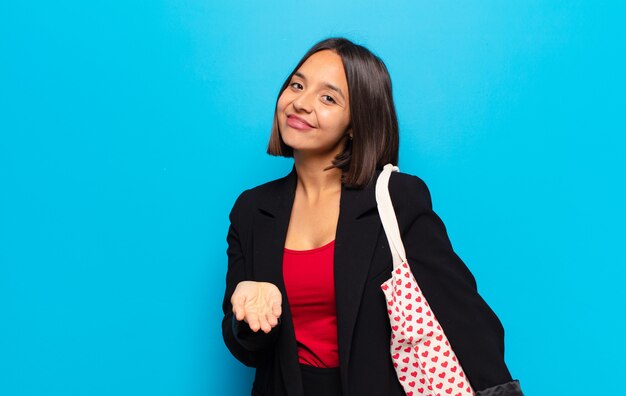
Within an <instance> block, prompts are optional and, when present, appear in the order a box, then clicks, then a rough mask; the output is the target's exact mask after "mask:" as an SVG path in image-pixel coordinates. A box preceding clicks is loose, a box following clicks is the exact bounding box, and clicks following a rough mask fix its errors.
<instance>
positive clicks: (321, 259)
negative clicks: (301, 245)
mask: <svg viewBox="0 0 626 396" xmlns="http://www.w3.org/2000/svg"><path fill="white" fill-rule="evenodd" d="M334 252H335V241H332V242H330V243H328V244H326V245H324V246H321V247H318V248H315V249H309V250H291V249H286V248H285V253H284V256H283V278H284V281H285V289H286V292H287V296H288V298H289V307H290V309H291V316H292V318H293V327H294V330H295V333H296V342H297V344H298V359H299V361H300V363H302V364H306V365H309V366H314V367H324V368H326V367H339V352H338V351H337V308H336V306H335V277H334V273H333V269H334Z"/></svg>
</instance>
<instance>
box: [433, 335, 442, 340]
mask: <svg viewBox="0 0 626 396" xmlns="http://www.w3.org/2000/svg"><path fill="white" fill-rule="evenodd" d="M435 338H436V339H437V341H441V340H442V339H443V334H439V335H438V336H437V337H435Z"/></svg>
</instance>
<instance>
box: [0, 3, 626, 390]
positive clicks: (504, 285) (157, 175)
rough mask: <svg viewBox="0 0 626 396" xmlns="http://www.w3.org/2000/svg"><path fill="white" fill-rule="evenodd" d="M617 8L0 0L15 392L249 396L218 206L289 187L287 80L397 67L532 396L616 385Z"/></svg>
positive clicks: (0, 299) (467, 257)
mask: <svg viewBox="0 0 626 396" xmlns="http://www.w3.org/2000/svg"><path fill="white" fill-rule="evenodd" d="M625 17H626V6H625V5H624V3H623V2H617V1H614V2H611V1H587V2H584V1H524V2H503V1H478V2H470V1H438V2H425V1H419V2H409V1H398V2H390V1H387V2H376V1H371V0H370V1H358V2H357V1H353V2H346V3H342V4H339V3H337V2H335V1H315V2H310V1H301V2H283V3H273V2H272V3H266V2H252V1H251V2H233V1H231V2H217V1H206V0H205V1H201V0H186V1H107V2H104V1H91V2H78V1H57V2H41V1H34V2H33V1H15V0H13V1H11V0H9V1H3V2H2V3H1V4H0V394H1V395H7V396H17V395H29V396H30V395H218V394H228V395H230V394H232V395H240V394H241V395H243V394H249V389H250V387H251V381H252V373H253V372H252V370H251V369H247V368H245V367H243V366H242V365H240V364H239V363H238V362H237V361H236V360H235V359H234V358H232V356H231V355H230V354H229V353H228V351H227V350H226V348H225V347H224V345H223V342H222V339H221V330H220V320H221V316H222V314H221V307H220V303H221V298H222V293H223V289H224V275H225V270H226V254H225V249H226V241H225V236H226V231H227V227H228V219H227V214H228V212H229V210H230V208H231V206H232V204H233V202H234V199H235V198H236V197H237V195H238V194H239V193H240V192H241V191H242V190H243V189H245V188H249V187H252V186H255V185H257V184H260V183H262V182H265V181H268V180H271V179H275V178H278V177H281V176H282V175H284V174H286V173H287V172H288V171H289V170H290V168H291V161H290V160H288V159H282V158H275V157H270V156H268V155H266V154H265V147H266V143H267V138H268V134H269V129H270V125H271V120H272V112H273V107H274V101H275V97H276V94H277V92H278V89H279V86H280V84H281V83H282V81H283V79H284V78H285V77H286V76H287V74H288V73H289V72H290V71H291V69H292V67H293V66H295V64H296V62H297V61H298V59H299V58H300V57H301V56H302V54H303V53H304V52H305V51H306V50H307V49H308V48H309V47H310V46H311V45H312V44H313V43H315V42H316V41H318V40H319V39H322V38H324V37H328V36H335V35H344V36H347V37H348V38H351V39H353V40H354V41H356V42H358V43H361V44H364V45H366V46H368V47H369V48H371V49H372V50H373V51H374V52H376V53H377V54H378V55H380V56H381V57H382V58H383V60H384V61H385V62H386V64H387V66H388V68H389V70H390V73H391V76H392V79H393V83H394V94H395V99H396V104H397V109H398V115H399V120H400V127H401V149H400V169H401V170H402V171H404V172H408V173H413V174H417V175H419V176H420V177H422V178H423V179H424V180H425V181H426V183H427V184H428V186H429V187H430V189H431V193H432V196H433V202H434V208H435V210H436V211H437V212H438V214H439V215H440V216H441V217H442V218H443V220H444V222H445V223H446V225H447V227H448V232H449V235H450V238H451V240H452V243H453V245H454V247H455V249H456V251H457V252H458V253H459V255H460V256H461V257H462V258H463V259H464V261H465V262H466V263H467V265H468V266H469V268H470V269H471V270H472V272H473V273H474V275H475V276H476V278H477V280H478V286H479V290H480V292H481V294H482V295H483V296H484V298H485V299H486V300H487V301H488V302H489V303H490V305H491V306H492V308H493V309H494V310H495V311H496V313H497V314H498V315H499V317H500V319H501V320H502V322H503V324H504V326H505V329H506V358H507V362H508V364H509V368H510V370H511V372H512V374H513V376H514V377H515V378H519V379H520V380H521V383H522V385H523V388H524V390H525V392H526V393H527V394H528V395H565V394H567V395H587V394H595V395H614V394H615V395H616V394H619V390H616V389H623V386H621V381H622V380H623V372H622V368H623V367H624V365H623V356H624V354H625V353H626V348H625V347H624V342H623V335H624V334H625V333H626V326H625V324H624V306H625V305H626V298H625V293H624V284H625V281H626V270H625V264H626V260H625V259H624V243H625V237H626V231H625V226H624V224H625V221H626V211H625V209H624V202H626V192H625V186H624V184H625V177H624V171H625V170H626V160H625V157H626V153H625V151H626V139H625V133H626V128H625V122H624V110H625V105H626V101H625V100H624V93H625V91H626V78H625V72H624V71H625V70H626V28H625V23H624V20H625V19H626V18H625Z"/></svg>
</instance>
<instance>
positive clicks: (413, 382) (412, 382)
mask: <svg viewBox="0 0 626 396" xmlns="http://www.w3.org/2000/svg"><path fill="white" fill-rule="evenodd" d="M409 386H410V387H411V388H412V387H414V386H415V381H411V382H409ZM407 395H408V393H407Z"/></svg>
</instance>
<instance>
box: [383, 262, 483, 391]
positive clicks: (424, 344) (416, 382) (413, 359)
mask: <svg viewBox="0 0 626 396" xmlns="http://www.w3.org/2000/svg"><path fill="white" fill-rule="evenodd" d="M380 287H381V289H382V290H383V293H384V294H385V299H386V300H387V306H388V311H387V312H388V313H389V321H390V323H391V328H392V333H391V359H392V361H393V366H394V367H395V369H396V372H397V373H398V380H399V381H400V384H401V385H402V387H403V388H404V391H405V393H406V394H407V395H426V396H448V395H452V396H468V395H474V391H473V390H472V387H471V386H470V384H469V382H468V381H467V377H466V376H465V373H464V372H463V369H462V368H461V365H460V363H459V361H458V359H457V357H456V356H455V354H454V351H453V350H452V348H451V347H450V343H449V342H448V339H447V337H446V335H445V334H444V332H443V329H442V328H441V325H440V324H439V321H438V320H437V318H436V317H435V314H434V313H433V312H432V311H431V309H430V307H429V306H428V302H427V301H426V298H425V297H424V295H423V294H422V291H421V290H420V288H419V286H418V284H417V282H416V281H415V277H414V276H413V273H412V272H411V268H410V267H409V265H408V264H407V263H406V261H405V262H404V263H402V264H401V265H400V266H399V267H398V268H396V269H395V270H394V271H393V273H392V275H391V278H389V279H388V280H387V281H386V282H385V283H383V284H382V285H381V286H380ZM407 291H408V293H407Z"/></svg>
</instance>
